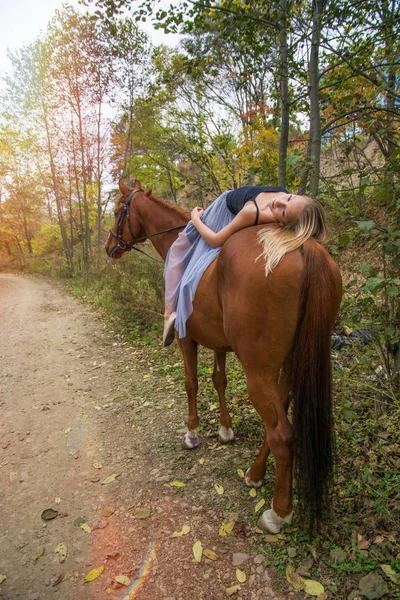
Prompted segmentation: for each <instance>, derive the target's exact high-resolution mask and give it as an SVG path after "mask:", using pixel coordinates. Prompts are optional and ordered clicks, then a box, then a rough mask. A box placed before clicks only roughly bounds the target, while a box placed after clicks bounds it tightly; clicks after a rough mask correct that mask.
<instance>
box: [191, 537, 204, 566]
mask: <svg viewBox="0 0 400 600" xmlns="http://www.w3.org/2000/svg"><path fill="white" fill-rule="evenodd" d="M193 556H194V558H195V560H196V561H197V562H200V561H201V557H202V556H203V546H202V544H201V542H200V541H199V540H197V542H195V543H194V544H193Z"/></svg>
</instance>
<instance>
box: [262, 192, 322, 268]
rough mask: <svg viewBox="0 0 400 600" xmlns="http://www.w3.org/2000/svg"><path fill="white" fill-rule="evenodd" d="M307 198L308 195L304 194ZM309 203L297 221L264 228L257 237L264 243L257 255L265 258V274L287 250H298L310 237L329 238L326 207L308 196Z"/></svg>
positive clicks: (318, 239)
mask: <svg viewBox="0 0 400 600" xmlns="http://www.w3.org/2000/svg"><path fill="white" fill-rule="evenodd" d="M304 197H305V198H307V196H304ZM308 200H309V203H308V204H307V205H306V206H305V208H304V210H303V211H302V212H301V213H300V215H299V218H298V219H297V221H295V223H292V224H291V225H286V227H284V228H282V227H280V226H275V227H267V228H265V229H262V230H261V231H260V232H259V233H258V235H257V239H258V241H259V242H260V244H261V245H262V248H263V250H262V252H261V254H260V255H259V256H257V258H256V260H258V259H259V258H264V259H265V275H268V274H269V273H271V271H272V269H274V268H275V267H276V266H277V264H278V263H279V261H280V260H281V259H282V258H283V256H284V255H285V254H286V253H287V252H292V251H293V250H297V248H299V247H300V246H302V245H303V244H304V243H305V242H306V241H307V240H308V239H309V238H314V239H316V240H317V241H318V242H319V243H320V244H324V243H325V242H326V241H327V239H328V225H327V222H326V217H325V213H324V209H323V208H322V206H321V204H320V203H319V202H318V200H315V199H314V198H308Z"/></svg>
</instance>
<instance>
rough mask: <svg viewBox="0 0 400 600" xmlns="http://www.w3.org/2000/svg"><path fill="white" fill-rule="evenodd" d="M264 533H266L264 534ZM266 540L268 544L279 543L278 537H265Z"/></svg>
mask: <svg viewBox="0 0 400 600" xmlns="http://www.w3.org/2000/svg"><path fill="white" fill-rule="evenodd" d="M263 533H264V532H263ZM264 540H265V541H266V542H267V543H268V544H276V543H277V542H279V538H278V536H277V535H272V534H271V535H269V534H268V535H264Z"/></svg>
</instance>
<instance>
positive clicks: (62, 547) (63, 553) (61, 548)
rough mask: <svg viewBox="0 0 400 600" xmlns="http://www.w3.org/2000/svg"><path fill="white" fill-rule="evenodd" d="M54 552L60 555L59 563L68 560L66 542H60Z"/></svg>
mask: <svg viewBox="0 0 400 600" xmlns="http://www.w3.org/2000/svg"><path fill="white" fill-rule="evenodd" d="M54 552H55V553H56V554H58V562H60V563H63V562H64V560H65V559H66V558H67V546H66V544H65V543H64V542H60V543H59V544H57V546H56V547H55V549H54Z"/></svg>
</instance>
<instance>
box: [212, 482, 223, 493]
mask: <svg viewBox="0 0 400 600" xmlns="http://www.w3.org/2000/svg"><path fill="white" fill-rule="evenodd" d="M214 487H215V489H216V491H217V494H219V495H222V494H223V493H224V488H223V487H222V485H219V484H218V483H215V484H214Z"/></svg>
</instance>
